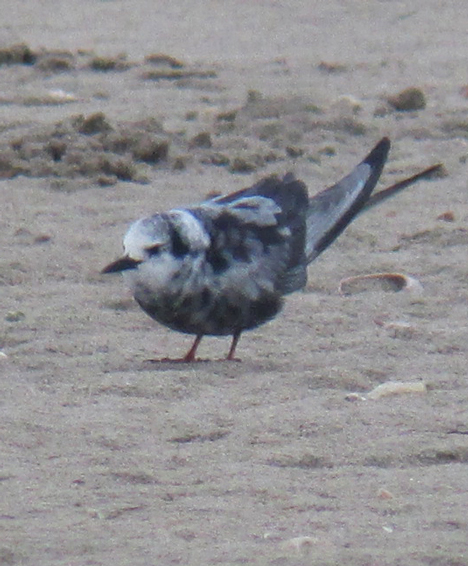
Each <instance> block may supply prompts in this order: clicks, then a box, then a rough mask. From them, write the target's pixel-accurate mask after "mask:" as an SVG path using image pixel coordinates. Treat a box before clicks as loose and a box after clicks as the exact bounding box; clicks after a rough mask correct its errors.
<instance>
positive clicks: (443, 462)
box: [0, 0, 468, 566]
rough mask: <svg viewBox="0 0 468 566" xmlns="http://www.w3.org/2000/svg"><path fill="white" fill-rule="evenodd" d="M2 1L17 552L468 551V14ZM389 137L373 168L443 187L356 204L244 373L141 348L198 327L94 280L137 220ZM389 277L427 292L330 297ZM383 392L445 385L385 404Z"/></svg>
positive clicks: (332, 162)
mask: <svg viewBox="0 0 468 566" xmlns="http://www.w3.org/2000/svg"><path fill="white" fill-rule="evenodd" d="M0 16H1V18H0V22H1V23H0V40H1V44H0V47H2V49H1V50H0V62H1V63H2V64H1V65H0V85H1V86H0V125H1V128H0V130H1V131H0V175H1V177H2V180H1V181H0V191H1V215H0V228H1V229H0V238H1V255H0V291H1V302H0V321H1V322H0V350H1V351H2V352H3V354H2V355H1V357H0V388H1V392H0V409H1V413H0V415H1V417H0V423H1V468H0V480H1V481H0V490H1V491H0V564H9V565H10V564H12V565H16V564H18V565H28V566H29V565H31V566H32V565H34V566H58V565H66V566H78V565H80V566H81V565H93V566H94V565H105V566H108V565H118V566H139V565H145V566H146V565H158V566H161V565H162V566H166V565H171V564H181V565H184V566H185V565H187V566H189V565H190V566H198V565H200V566H201V565H203V566H208V565H214V564H223V565H234V564H258V565H266V564H271V565H278V566H279V565H290V564H291V565H296V566H306V565H317V566H318V565H320V566H323V565H325V566H327V565H335V564H337V565H347V566H387V565H401V566H416V565H418V566H419V565H433V566H462V565H467V564H468V513H467V509H468V468H467V463H468V388H467V379H466V377H467V376H466V373H467V372H466V361H467V353H468V336H467V322H466V321H467V315H468V302H467V283H466V281H467V271H468V267H467V257H468V232H467V228H466V226H467V221H468V204H467V187H466V161H467V159H468V145H467V138H468V108H467V104H468V100H467V92H468V88H467V85H468V76H467V74H468V67H467V64H466V60H467V53H468V52H467V43H466V29H467V27H468V13H467V12H466V2H465V1H464V0H453V1H446V2H444V3H440V2H438V1H435V0H425V1H423V0H414V1H413V2H410V1H384V0H381V1H377V0H356V1H355V2H343V1H340V0H329V1H328V2H318V1H300V0H298V1H292V0H289V1H284V2H279V1H278V2H274V1H261V0H257V1H252V2H247V1H242V0H216V1H215V0H211V1H210V0H206V1H201V0H195V1H194V0H186V1H182V0H176V1H174V2H171V3H170V2H154V1H150V0H135V1H133V2H124V1H117V0H114V1H112V0H110V1H97V0H87V1H84V2H72V1H71V0H68V1H65V0H64V1H58V2H57V1H55V0H43V1H41V2H37V1H35V0H26V1H24V2H18V1H17V0H15V1H11V0H3V1H2V3H1V6H0ZM12 46H13V48H12ZM15 46H16V47H15ZM155 55H158V56H155ZM161 55H163V56H161ZM151 56H152V57H151ZM408 87H417V88H419V89H421V90H422V92H423V93H424V95H425V98H426V103H427V104H426V106H425V108H423V109H420V110H413V111H397V110H395V109H394V108H393V107H392V106H391V105H389V104H388V103H387V102H386V98H387V97H389V96H391V95H394V94H396V93H398V92H399V91H401V90H403V89H405V88H408ZM383 135H389V136H390V137H391V139H392V142H393V149H392V153H391V158H390V161H389V163H388V165H387V167H386V170H385V173H384V175H383V178H382V183H387V184H388V183H392V182H394V181H396V180H398V179H399V178H401V177H403V176H405V175H411V174H413V173H415V172H416V171H417V170H419V169H421V168H423V167H426V166H428V165H431V164H433V163H437V162H443V163H444V164H445V166H446V169H447V173H448V175H447V176H446V177H443V178H439V179H436V180H432V181H430V182H425V183H421V184H420V185H419V186H418V187H415V188H414V189H412V190H410V191H408V192H407V193H406V194H404V195H401V196H399V197H398V198H396V199H394V200H393V201H391V202H388V203H385V204H383V205H382V206H381V207H379V209H376V210H373V211H372V212H369V213H368V214H366V215H364V216H363V217H361V218H360V219H358V220H357V221H356V222H355V223H354V224H353V225H352V227H351V228H350V229H348V230H347V231H346V233H345V234H344V235H343V236H342V237H341V238H340V239H339V241H338V242H337V243H336V244H335V245H334V246H333V247H332V248H331V249H330V250H328V251H327V252H326V253H325V254H324V256H323V257H321V258H320V259H319V260H318V261H317V262H315V263H314V264H313V265H312V266H311V269H310V282H309V286H308V288H307V290H306V291H305V292H304V293H298V294H296V295H294V296H292V297H290V299H289V300H288V302H287V305H286V307H285V309H284V312H283V314H282V315H281V316H279V317H278V318H277V319H276V320H275V321H273V322H272V323H270V324H268V325H266V326H264V327H262V328H260V329H258V330H257V331H254V332H251V333H248V334H247V333H246V334H245V336H244V337H243V338H242V340H241V342H240V345H239V349H238V354H239V356H240V357H241V358H242V362H241V363H226V362H217V361H213V362H210V363H200V364H195V365H191V366H186V365H174V364H159V365H158V364H154V363H150V362H148V361H146V360H147V359H148V358H154V357H158V356H159V357H161V356H162V357H164V356H176V355H180V354H181V353H183V352H184V350H185V349H186V348H187V347H188V345H189V343H190V337H187V336H183V335H179V334H176V333H173V332H170V331H167V330H165V329H164V328H161V327H159V326H157V325H156V324H155V323H153V321H151V320H150V319H149V318H148V317H146V316H145V315H144V313H143V312H142V311H140V310H139V309H138V308H137V307H136V306H135V305H134V304H133V302H132V300H131V298H130V297H129V296H128V294H127V292H126V291H125V289H124V286H123V283H122V281H121V280H120V278H118V277H116V278H112V277H103V276H101V275H99V270H100V268H101V267H103V266H104V265H105V264H106V263H108V262H109V261H110V260H112V259H113V258H114V257H116V256H117V255H118V254H119V253H120V250H121V243H120V242H121V237H122V235H123V233H124V232H125V229H126V227H127V225H128V223H129V222H130V221H131V220H133V219H135V218H138V217H140V216H142V215H144V214H148V213H150V212H155V211H157V210H164V209H166V208H167V207H171V206H175V205H182V204H187V203H191V202H194V201H195V202H196V201H197V200H199V199H201V198H203V197H204V196H206V195H207V194H208V193H211V192H229V191H232V190H234V189H237V188H240V187H243V186H247V185H248V184H250V183H252V182H254V181H255V180H257V179H258V178H260V177H262V176H264V175H266V174H268V173H271V172H277V173H284V172H286V171H288V170H292V171H294V172H295V173H296V174H297V175H299V176H300V177H301V178H303V179H304V180H305V181H306V182H307V184H308V186H309V189H310V191H311V193H313V192H315V191H317V190H319V189H321V188H323V187H324V186H326V185H327V184H331V183H333V182H334V181H336V180H337V179H339V178H340V177H341V176H342V175H343V174H345V173H347V172H348V171H349V169H350V168H351V167H352V166H354V164H356V163H357V162H358V161H359V160H360V159H361V158H362V157H363V156H364V155H365V154H366V152H367V151H368V150H369V149H370V148H371V147H372V145H373V144H374V143H375V142H376V141H377V140H378V139H379V138H380V137H381V136H383ZM441 215H442V216H441ZM379 271H399V272H402V273H406V274H409V275H412V276H414V277H416V278H417V279H418V280H419V281H420V282H421V283H422V285H423V287H424V291H423V293H422V294H411V293H406V292H403V291H402V292H384V291H383V290H378V289H377V290H373V291H369V292H364V293H360V294H354V295H349V296H342V295H340V294H339V292H338V285H339V282H340V280H341V279H342V278H344V277H350V276H354V275H359V274H366V273H372V272H379ZM227 349H228V340H226V339H215V338H208V339H206V340H205V341H204V342H203V343H202V346H201V349H200V354H201V355H202V356H203V357H207V358H212V359H217V358H219V357H222V356H223V355H224V354H225V353H226V351H227ZM388 381H397V382H398V381H401V382H424V383H425V384H426V386H427V392H425V393H424V392H420V393H406V394H400V395H392V396H383V397H380V398H377V399H367V397H366V395H367V393H368V392H369V391H371V390H372V389H373V388H375V387H376V386H378V385H379V384H382V383H385V382H388ZM356 394H357V395H356ZM371 397H372V396H371Z"/></svg>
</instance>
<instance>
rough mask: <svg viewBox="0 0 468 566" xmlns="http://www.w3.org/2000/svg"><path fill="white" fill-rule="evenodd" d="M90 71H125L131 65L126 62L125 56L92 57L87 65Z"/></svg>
mask: <svg viewBox="0 0 468 566" xmlns="http://www.w3.org/2000/svg"><path fill="white" fill-rule="evenodd" d="M89 67H90V69H92V70H93V71H103V72H107V71H125V70H126V69H128V68H129V67H131V64H130V63H129V62H128V61H127V59H126V56H125V55H118V56H117V57H99V56H98V57H94V58H93V59H91V61H90V63H89Z"/></svg>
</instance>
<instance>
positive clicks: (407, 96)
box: [387, 87, 426, 112]
mask: <svg viewBox="0 0 468 566" xmlns="http://www.w3.org/2000/svg"><path fill="white" fill-rule="evenodd" d="M387 101H388V102H389V104H390V105H391V106H392V107H393V108H394V109H395V110H398V111H399V112H409V111H411V110H423V109H424V108H426V97H425V95H424V92H423V91H422V90H421V89H420V88H417V87H409V88H406V89H405V90H402V91H401V92H399V93H398V94H396V95H394V96H389V97H388V98H387Z"/></svg>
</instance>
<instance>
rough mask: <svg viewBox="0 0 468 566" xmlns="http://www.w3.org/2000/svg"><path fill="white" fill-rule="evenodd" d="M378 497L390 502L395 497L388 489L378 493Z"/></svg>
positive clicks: (381, 489) (382, 489) (380, 490)
mask: <svg viewBox="0 0 468 566" xmlns="http://www.w3.org/2000/svg"><path fill="white" fill-rule="evenodd" d="M377 497H378V498H379V499H382V500H383V501H389V500H390V499H394V497H395V496H394V495H393V493H391V492H390V491H388V489H384V488H380V489H379V491H378V492H377Z"/></svg>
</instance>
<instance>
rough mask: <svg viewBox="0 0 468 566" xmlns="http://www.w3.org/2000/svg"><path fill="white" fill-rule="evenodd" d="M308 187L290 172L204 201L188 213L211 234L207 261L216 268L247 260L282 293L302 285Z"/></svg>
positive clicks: (222, 268) (220, 269)
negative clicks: (195, 217) (202, 223)
mask: <svg viewBox="0 0 468 566" xmlns="http://www.w3.org/2000/svg"><path fill="white" fill-rule="evenodd" d="M307 209H308V194H307V189H306V187H305V185H304V183H302V182H301V181H298V180H297V179H295V178H294V176H293V175H292V174H290V173H288V174H287V175H285V176H284V177H283V178H279V177H277V176H271V177H267V178H265V179H263V180H261V181H260V182H258V183H256V184H255V185H253V186H252V187H249V188H247V189H242V190H241V191H238V192H236V193H233V194H230V195H227V196H223V197H217V198H214V199H212V200H210V201H207V202H206V203H203V204H202V205H201V206H200V207H198V209H193V210H192V213H193V214H195V215H201V217H200V216H199V218H200V220H203V222H204V223H205V226H206V228H207V230H208V233H209V234H210V238H211V245H210V249H209V250H208V252H207V259H208V261H209V262H211V263H212V265H213V268H214V269H215V270H217V271H218V272H221V271H223V270H227V269H230V268H233V267H234V268H235V266H236V262H239V261H240V262H244V263H250V264H251V271H255V272H258V273H262V270H263V274H264V276H265V278H271V281H272V283H273V284H274V285H275V288H276V289H277V290H278V292H280V293H281V294H285V293H291V292H293V291H296V290H297V289H300V288H302V287H303V286H304V285H305V283H306V277H307V274H306V265H307V264H306V258H305V241H306V215H307Z"/></svg>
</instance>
